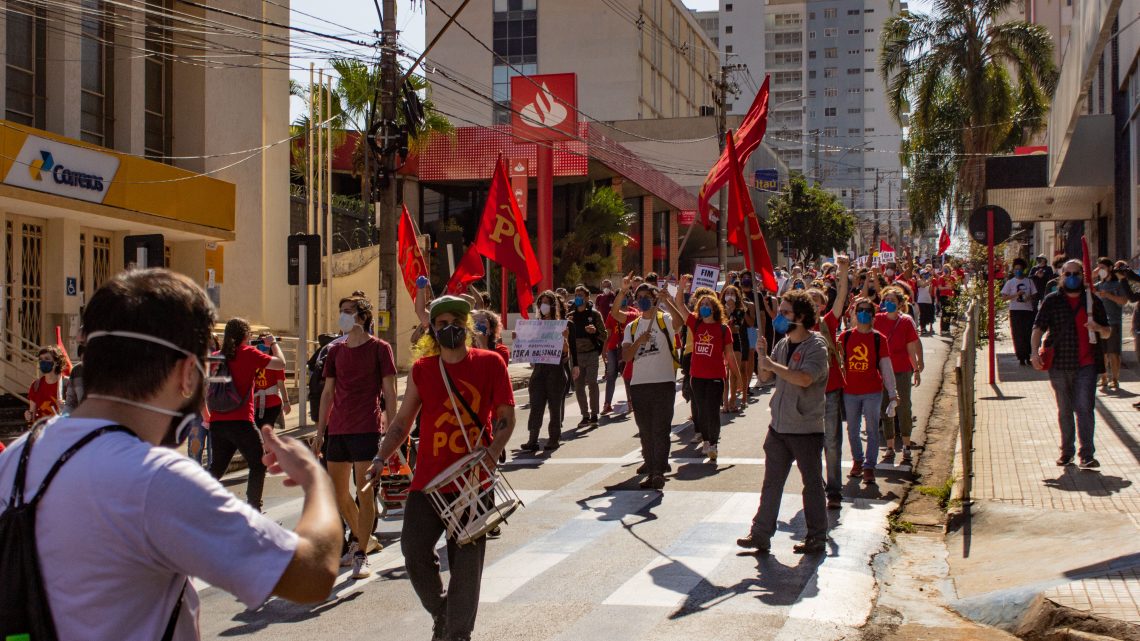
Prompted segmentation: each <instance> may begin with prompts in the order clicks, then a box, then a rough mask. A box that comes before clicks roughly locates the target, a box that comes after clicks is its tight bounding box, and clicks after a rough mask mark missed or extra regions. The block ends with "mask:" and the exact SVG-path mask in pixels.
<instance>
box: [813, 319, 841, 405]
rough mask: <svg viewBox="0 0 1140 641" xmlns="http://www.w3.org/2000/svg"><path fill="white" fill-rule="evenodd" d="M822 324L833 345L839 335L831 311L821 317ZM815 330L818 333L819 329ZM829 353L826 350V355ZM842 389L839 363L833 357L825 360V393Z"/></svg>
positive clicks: (817, 327)
mask: <svg viewBox="0 0 1140 641" xmlns="http://www.w3.org/2000/svg"><path fill="white" fill-rule="evenodd" d="M823 322H824V323H825V324H826V325H827V329H828V331H830V332H831V337H830V338H831V342H833V343H834V342H835V337H836V336H838V335H839V319H837V318H836V317H835V314H832V313H831V310H830V309H829V310H827V313H826V314H824V315H823ZM815 329H816V331H819V329H820V328H819V326H818V325H817V326H816V328H815ZM838 348H839V344H838V343H836V349H838ZM831 353H832V352H831V350H828V354H831ZM842 387H843V374H842V373H840V371H839V361H838V360H837V359H836V358H835V357H834V356H832V357H831V358H828V359H827V390H826V391H828V392H834V391H835V390H837V389H841V388H842Z"/></svg>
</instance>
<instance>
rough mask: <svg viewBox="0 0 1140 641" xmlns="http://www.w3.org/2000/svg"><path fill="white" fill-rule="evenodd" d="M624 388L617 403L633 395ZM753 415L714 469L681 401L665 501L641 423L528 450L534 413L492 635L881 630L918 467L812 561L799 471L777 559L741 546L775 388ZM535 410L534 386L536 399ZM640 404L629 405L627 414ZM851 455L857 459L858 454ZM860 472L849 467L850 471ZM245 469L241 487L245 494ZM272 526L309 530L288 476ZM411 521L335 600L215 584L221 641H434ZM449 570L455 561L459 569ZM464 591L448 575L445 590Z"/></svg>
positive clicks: (843, 518)
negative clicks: (409, 534)
mask: <svg viewBox="0 0 1140 641" xmlns="http://www.w3.org/2000/svg"><path fill="white" fill-rule="evenodd" d="M948 342H949V341H948V340H947V339H943V338H936V337H934V338H923V343H924V346H925V351H926V372H927V373H928V375H929V377H930V378H929V379H927V380H924V382H923V385H922V386H921V387H920V388H918V389H916V390H915V408H916V414H917V415H919V416H922V417H923V419H922V421H920V427H921V426H922V425H924V424H925V416H926V415H927V414H928V413H929V408H930V405H931V402H932V398H933V394H934V392H935V388H936V383H937V382H938V381H936V380H933V379H934V378H935V376H936V373H937V372H941V370H942V363H943V362H944V359H945V358H946V352H947V345H948ZM620 387H621V386H620V384H619V390H618V396H617V398H622V397H623V392H622V390H621V389H620ZM754 398H755V399H756V400H755V401H754V402H753V403H752V404H751V405H749V406H748V408H747V410H746V411H745V413H743V414H740V415H724V416H723V418H724V420H725V426H724V428H723V433H722V440H721V446H720V458H719V461H718V463H717V464H716V465H713V464H710V463H708V462H707V461H706V460H704V459H703V458H702V457H701V455H700V452H699V451H698V446H696V445H691V444H690V443H689V441H690V439H691V437H692V433H693V431H692V424H691V422H689V421H688V420H687V419H688V417H689V411H688V407H687V405H685V404H684V402H683V399H682V398H681V396H680V393H678V394H677V396H676V410H675V415H674V421H673V425H674V430H673V432H674V434H673V442H672V448H671V450H672V460H671V462H672V465H673V470H674V472H673V473H672V474H671V475H669V481H668V483H667V485H666V487H665V490H664V491H663V492H656V491H646V490H641V489H639V488H638V487H637V483H638V481H639V477H638V476H636V474H635V472H634V470H635V469H636V467H637V466H638V465H639V464H640V462H641V461H640V450H639V443H638V440H637V439H636V427H635V425H634V422H633V419H632V416H630V417H623V416H618V417H614V418H611V419H609V420H605V419H604V418H603V421H602V423H601V425H600V426H599V427H598V428H597V429H596V430H592V431H587V430H586V429H585V428H581V429H578V428H575V425H576V424H577V423H578V421H579V419H580V416H581V415H580V413H579V411H578V407H577V402H576V401H575V400H574V399H573V398H569V399H567V403H566V419H565V421H564V434H563V445H562V447H561V448H560V449H559V450H557V451H556V452H554V453H553V455H549V456H548V455H546V454H544V453H541V452H540V453H538V454H537V455H534V454H529V453H526V452H521V451H519V450H517V447H518V445H520V444H521V443H523V442H524V440H525V439H526V436H527V433H526V419H527V417H528V415H529V409H525V408H523V409H520V411H519V420H518V427H517V428H516V430H515V435H514V438H513V439H512V442H511V447H510V450H511V461H510V463H509V465H508V466H507V467H506V470H507V472H506V473H507V474H508V475H509V477H508V478H509V479H510V481H511V484H512V485H513V486H514V487H515V489H516V490H517V491H518V493H519V495H520V496H521V497H522V499H523V501H524V502H525V503H526V507H525V508H524V509H521V510H520V511H519V512H518V513H516V515H514V516H512V517H511V519H510V522H509V523H508V524H507V525H505V526H503V536H502V538H500V539H498V540H494V541H490V542H489V543H488V546H487V559H486V566H485V570H484V574H483V583H482V593H481V601H482V603H481V606H480V611H479V619H478V623H477V625H476V629H475V635H474V638H475V639H483V640H491V639H494V640H503V641H506V640H515V639H518V640H523V639H526V640H528V641H532V640H536V639H543V640H548V639H549V640H559V641H562V640H567V641H569V640H581V639H589V640H590V641H605V640H609V639H614V640H617V639H621V640H627V639H653V640H669V639H679V640H680V639H684V640H685V641H691V639H694V638H715V639H741V640H745V639H747V640H749V641H762V640H766V639H788V640H791V639H796V640H800V639H841V638H845V637H851V636H852V635H853V634H857V633H856V628H858V627H859V626H860V625H862V624H863V622H864V621H865V620H866V618H867V616H868V615H869V614H870V610H871V607H872V603H873V597H874V592H875V582H874V577H873V576H872V572H871V568H870V565H869V563H870V560H871V557H872V556H873V555H874V554H876V553H877V552H879V551H880V550H882V549H883V547H884V546H885V545H886V542H887V515H888V514H889V513H890V511H891V510H892V509H894V507H895V503H896V499H897V496H898V493H899V489H900V487H901V485H900V481H901V479H903V478H905V477H906V475H907V473H908V471H907V470H906V469H904V468H902V467H895V468H888V469H886V470H880V479H879V480H878V483H877V484H876V485H872V486H862V485H860V484H858V483H857V482H855V481H850V482H849V483H848V484H847V486H846V490H845V493H846V496H847V497H848V498H847V499H846V500H845V502H844V504H843V508H842V510H839V511H831V512H830V518H831V522H832V530H831V533H830V535H831V541H830V544H829V547H828V551H827V553H826V554H824V555H809V556H802V555H797V554H794V553H793V552H792V544H793V543H794V542H795V541H798V540H799V539H801V538H802V537H803V534H804V529H805V528H804V521H803V513H802V510H801V501H800V495H799V493H800V490H801V488H802V485H801V484H800V480H799V477H798V473H797V472H796V471H794V470H793V472H792V475H791V477H790V478H789V480H788V483H787V486H786V488H785V490H784V492H785V493H784V497H783V501H782V506H781V512H780V529H779V532H778V534H777V536H776V538H775V539H774V540H773V542H772V554H771V555H769V556H756V555H753V554H748V553H746V552H744V551H741V550H739V549H738V548H737V547H736V546H735V539H736V538H737V537H738V536H740V535H743V534H745V533H746V532H747V531H748V525H749V523H750V522H751V518H752V515H753V514H754V513H755V510H756V506H757V503H758V501H759V488H760V481H761V478H762V475H763V465H764V460H763V451H762V448H761V444H762V441H763V436H764V433H765V432H766V430H767V428H768V424H769V419H770V417H769V414H768V407H767V405H768V400H769V398H770V396H769V394H768V393H762V394H760V395H759V396H756V397H754ZM517 400H518V402H519V405H520V407H522V406H523V405H524V404H525V402H526V401H527V396H526V392H525V391H522V392H518V393H517ZM622 407H624V403H623V404H622V405H621V406H619V409H621V408H622ZM844 450H845V452H844V453H845V456H844V458H845V459H849V456H847V455H849V452H847V451H846V441H845V445H844ZM849 467H850V462H849V461H848V460H845V462H844V468H845V469H846V468H849ZM244 479H245V477H244V472H242V473H238V474H235V475H233V476H231V477H229V478H227V485H229V486H230V487H231V488H232V489H233V490H234V491H236V492H238V493H239V494H240V493H241V492H242V491H243V490H244V487H245V483H244ZM265 494H266V497H265V507H266V511H267V513H268V514H269V516H270V517H271V518H273V519H275V520H277V521H279V522H281V523H282V524H284V525H285V526H287V527H289V526H292V525H293V524H294V523H295V522H296V520H297V518H298V516H299V511H300V507H301V499H300V496H299V493H298V492H297V491H296V490H294V489H290V488H284V487H283V486H282V485H281V482H280V479H274V478H271V479H269V480H267V483H266V492H265ZM399 534H400V521H399V519H398V517H393V518H388V519H384V520H382V521H381V523H380V526H379V528H378V535H379V538H380V540H381V542H382V543H383V544H384V545H385V549H384V550H383V551H381V552H379V553H377V554H374V555H373V556H372V557H371V562H372V569H373V575H372V576H371V577H369V578H368V579H363V580H358V581H354V580H352V579H350V578H349V571H348V570H345V571H343V572H342V574H341V576H340V578H339V579H338V581H337V584H336V586H335V588H334V592H333V594H332V595H331V596H330V598H329V600H328V601H326V602H325V603H323V604H320V605H318V606H298V605H294V604H291V603H288V602H286V601H282V600H280V599H270V600H269V602H267V603H266V604H264V605H263V606H262V607H260V608H258V609H256V610H252V611H246V610H245V608H244V607H243V606H242V605H241V604H240V603H238V602H237V601H236V599H234V597H232V596H231V595H229V594H227V593H225V592H223V591H221V590H219V589H217V588H213V587H210V586H207V585H204V584H201V583H198V584H197V585H196V587H198V589H199V592H200V594H201V599H202V614H201V619H200V625H201V633H202V637H203V638H232V637H242V638H249V639H274V640H280V639H305V640H311V639H336V640H338V641H351V640H356V639H360V640H365V639H367V640H369V641H373V640H374V639H376V638H378V637H379V638H392V639H401V640H404V639H407V640H410V641H415V640H419V639H423V640H425V641H426V640H427V639H429V638H430V637H431V619H430V617H429V616H428V615H427V613H426V612H424V610H423V609H422V608H421V607H420V605H419V602H418V600H417V599H416V597H415V595H414V593H413V592H412V589H411V586H410V584H409V583H408V581H407V576H406V572H405V569H404V565H403V558H402V556H401V555H400V551H399ZM442 563H443V564H444V567H446V559H443V560H442ZM445 581H446V579H445Z"/></svg>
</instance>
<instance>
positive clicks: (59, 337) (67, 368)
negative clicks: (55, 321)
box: [55, 325, 71, 376]
mask: <svg viewBox="0 0 1140 641" xmlns="http://www.w3.org/2000/svg"><path fill="white" fill-rule="evenodd" d="M55 345H56V347H58V348H59V351H61V352H63V371H62V374H63V375H64V376H71V357H70V356H68V355H67V348H66V347H64V346H63V332H62V331H61V330H60V328H59V325H56V326H55Z"/></svg>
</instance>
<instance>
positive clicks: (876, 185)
mask: <svg viewBox="0 0 1140 641" xmlns="http://www.w3.org/2000/svg"><path fill="white" fill-rule="evenodd" d="M887 227H888V236H889V235H890V232H889V227H890V224H889V223H888V225H887ZM878 247H879V170H878V169H876V170H875V243H874V245H873V246H872V251H874V250H875V249H877V248H878Z"/></svg>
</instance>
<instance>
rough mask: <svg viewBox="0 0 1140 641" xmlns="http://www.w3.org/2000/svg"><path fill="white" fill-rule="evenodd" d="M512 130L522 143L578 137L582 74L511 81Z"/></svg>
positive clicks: (521, 77)
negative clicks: (580, 76)
mask: <svg viewBox="0 0 1140 641" xmlns="http://www.w3.org/2000/svg"><path fill="white" fill-rule="evenodd" d="M511 112H512V113H511V128H512V130H513V131H512V133H514V135H515V136H516V137H517V138H519V139H520V141H522V142H531V141H539V140H542V141H546V140H572V139H573V138H575V137H576V136H577V135H578V74H573V73H553V74H546V75H542V76H514V77H512V78H511Z"/></svg>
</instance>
